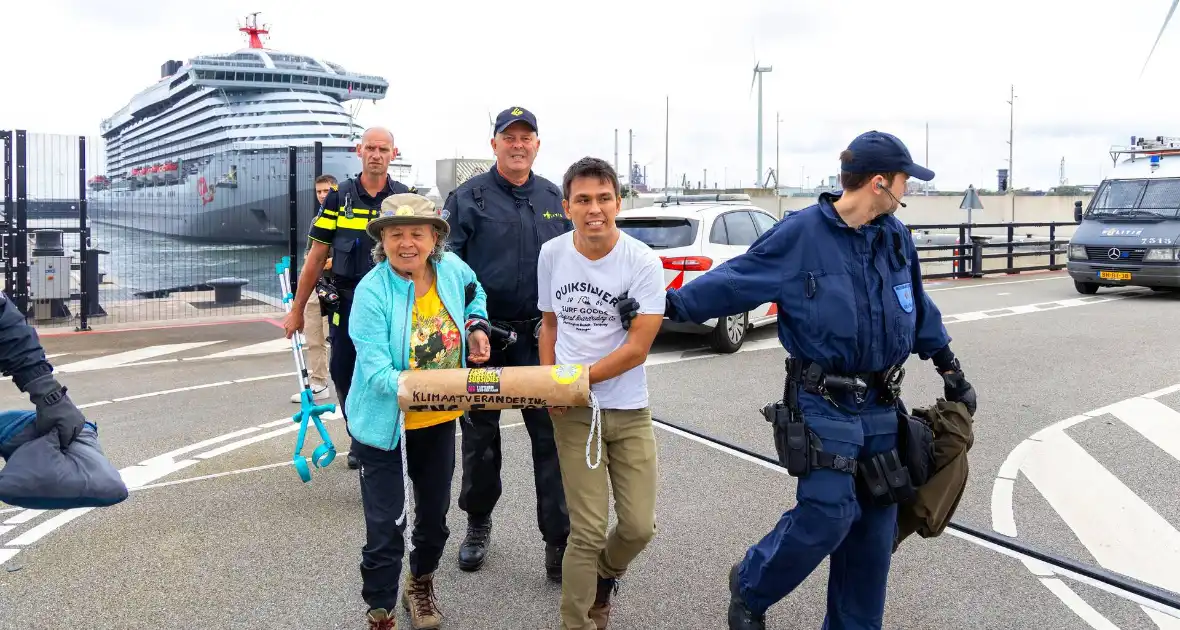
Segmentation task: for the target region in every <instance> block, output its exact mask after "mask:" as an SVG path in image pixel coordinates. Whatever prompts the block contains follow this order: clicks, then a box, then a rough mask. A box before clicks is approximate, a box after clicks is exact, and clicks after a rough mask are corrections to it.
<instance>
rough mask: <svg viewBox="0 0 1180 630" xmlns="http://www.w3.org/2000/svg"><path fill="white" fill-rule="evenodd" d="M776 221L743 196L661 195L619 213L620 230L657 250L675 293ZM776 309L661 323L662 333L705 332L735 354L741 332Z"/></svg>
mask: <svg viewBox="0 0 1180 630" xmlns="http://www.w3.org/2000/svg"><path fill="white" fill-rule="evenodd" d="M777 221H778V219H776V218H775V217H774V215H772V214H770V213H769V212H767V211H765V210H763V209H761V208H759V207H757V206H755V205H752V204H751V203H750V196H749V195H746V194H725V193H721V194H700V195H671V196H669V195H664V196H660V197H656V199H655V203H654V205H652V206H651V207H648V208H634V209H629V210H623V211H622V212H620V213H619V216H618V217H616V218H615V224H616V225H618V227H619V229H620V230H622V231H624V232H626V233H627V234H630V235H631V236H633V237H635V238H636V239H638V240H640V241H642V242H644V243H646V244H647V245H648V247H651V248H652V249H654V250H656V251H657V253H659V255H660V260H662V261H663V263H664V283H665V285H666V286H665V288H667V289H679V288H680V287H682V286H684V285H686V284H688V283H689V282H691V281H692V280H693V278H696V277H698V276H700V275H701V274H703V273H705V272H706V271H708V270H710V269H712V268H714V267H716V266H717V265H720V264H721V263H723V262H725V261H727V260H729V259H730V258H733V257H734V256H737V255H739V254H742V253H745V251H746V250H747V249H749V247H750V245H751V244H752V243H753V242H754V241H755V239H757V238H758V237H759V236H760V235H762V233H763V232H765V231H766V230H768V229H770V227H771V226H772V225H774V224H775V223H776V222H777ZM777 319H778V308H777V307H776V306H775V305H774V304H773V303H767V304H762V305H760V306H759V307H757V308H756V309H754V310H753V311H750V312H749V313H740V314H738V315H732V316H729V317H726V318H725V319H724V320H718V319H710V320H708V321H706V322H705V323H704V324H699V325H698V324H694V323H692V322H673V321H671V320H669V319H667V318H665V319H664V325H663V327H662V328H661V332H679V333H689V334H704V335H708V337H709V345H710V346H711V347H712V348H713V349H714V350H716V351H717V352H724V353H730V352H737V351H738V349H739V348H741V347H742V343H743V342H744V341H745V339H746V333H747V332H748V331H749V330H751V329H753V328H757V327H759V326H765V325H766V324H771V323H774V322H775V321H776V320H777Z"/></svg>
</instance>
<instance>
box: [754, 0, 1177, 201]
mask: <svg viewBox="0 0 1180 630" xmlns="http://www.w3.org/2000/svg"><path fill="white" fill-rule="evenodd" d="M1176 1H1177V2H1180V0H1176ZM773 69H774V66H764V65H762V62H761V61H757V62H755V63H754V76H753V77H752V78H751V79H750V92H751V93H753V91H754V82H755V81H757V82H758V172H757V173H756V174H755V176H754V185H755V186H757V185H758V182H760V181H762V75H763V74H765V73H767V72H770V71H771V70H773Z"/></svg>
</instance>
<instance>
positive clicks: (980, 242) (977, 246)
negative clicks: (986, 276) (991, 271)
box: [971, 234, 991, 278]
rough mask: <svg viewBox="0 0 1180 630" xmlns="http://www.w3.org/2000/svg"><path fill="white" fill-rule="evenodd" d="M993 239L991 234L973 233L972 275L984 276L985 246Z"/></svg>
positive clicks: (974, 276)
mask: <svg viewBox="0 0 1180 630" xmlns="http://www.w3.org/2000/svg"><path fill="white" fill-rule="evenodd" d="M989 240H991V237H990V236H979V235H976V234H972V235H971V277H972V278H982V277H983V246H984V245H985V244H986V243H987V242H988V241H989Z"/></svg>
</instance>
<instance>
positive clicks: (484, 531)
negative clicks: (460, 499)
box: [459, 517, 492, 571]
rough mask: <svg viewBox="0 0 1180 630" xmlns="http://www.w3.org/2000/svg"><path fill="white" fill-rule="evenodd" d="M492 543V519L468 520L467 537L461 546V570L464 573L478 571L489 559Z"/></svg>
mask: <svg viewBox="0 0 1180 630" xmlns="http://www.w3.org/2000/svg"><path fill="white" fill-rule="evenodd" d="M491 541H492V519H491V517H486V518H481V519H473V518H468V519H467V536H466V537H464V538H463V544H462V545H460V546H459V568H460V569H462V570H464V571H478V570H479V568H480V567H482V566H483V563H484V560H487V557H488V545H489V544H490V543H491Z"/></svg>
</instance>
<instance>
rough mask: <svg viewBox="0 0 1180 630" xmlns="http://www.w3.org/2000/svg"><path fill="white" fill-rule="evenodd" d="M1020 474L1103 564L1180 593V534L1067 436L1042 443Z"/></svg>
mask: <svg viewBox="0 0 1180 630" xmlns="http://www.w3.org/2000/svg"><path fill="white" fill-rule="evenodd" d="M1021 471H1022V472H1023V473H1024V475H1025V477H1027V478H1028V480H1029V481H1030V482H1032V484H1033V485H1034V486H1035V487H1036V488H1037V490H1038V491H1039V492H1040V493H1041V495H1042V496H1044V497H1045V500H1047V501H1048V502H1049V505H1051V506H1052V507H1053V509H1054V510H1055V511H1056V512H1057V513H1058V514H1059V515H1061V518H1062V519H1063V520H1064V521H1065V523H1066V525H1068V526H1069V528H1070V529H1072V530H1073V532H1074V533H1075V534H1076V535H1077V537H1078V540H1079V541H1080V542H1081V543H1082V544H1083V545H1085V547H1086V549H1088V550H1089V551H1090V553H1091V555H1093V556H1094V559H1095V560H1097V561H1098V563H1099V564H1101V565H1102V566H1104V567H1106V568H1108V569H1111V570H1112V571H1117V572H1119V573H1122V574H1124V575H1128V576H1131V577H1133V578H1135V579H1138V580H1141V581H1144V582H1147V583H1149V584H1154V585H1156V586H1158V587H1160V588H1165V589H1168V590H1170V591H1173V592H1180V531H1176V529H1175V528H1174V527H1172V526H1171V524H1169V523H1168V521H1167V520H1165V519H1164V518H1163V517H1162V516H1160V515H1159V514H1158V513H1157V512H1156V511H1155V510H1154V509H1152V507H1151V506H1149V505H1148V504H1147V503H1146V502H1145V501H1143V500H1142V499H1140V498H1139V496H1138V495H1137V494H1135V492H1134V491H1133V490H1131V489H1130V488H1128V487H1127V486H1126V485H1124V484H1123V483H1122V482H1121V481H1119V479H1118V478H1117V477H1115V476H1114V475H1113V474H1111V472H1110V471H1108V470H1107V469H1106V468H1105V467H1103V466H1102V464H1100V463H1099V462H1098V461H1097V460H1095V459H1094V458H1093V457H1092V456H1091V455H1090V454H1089V453H1088V452H1086V450H1085V449H1084V448H1082V447H1081V446H1079V445H1078V444H1077V442H1074V441H1073V439H1071V438H1070V437H1069V436H1068V435H1066V434H1065V433H1064V432H1060V431H1059V432H1057V433H1056V435H1053V436H1052V437H1050V438H1049V439H1048V440H1046V441H1044V442H1042V443H1041V445H1040V446H1039V447H1038V448H1036V449H1034V450H1033V452H1032V453H1030V456H1029V457H1027V458H1026V459H1025V460H1024V464H1023V465H1022V466H1021ZM1096 500H1100V501H1101V503H1102V509H1094V503H1095V501H1096Z"/></svg>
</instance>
